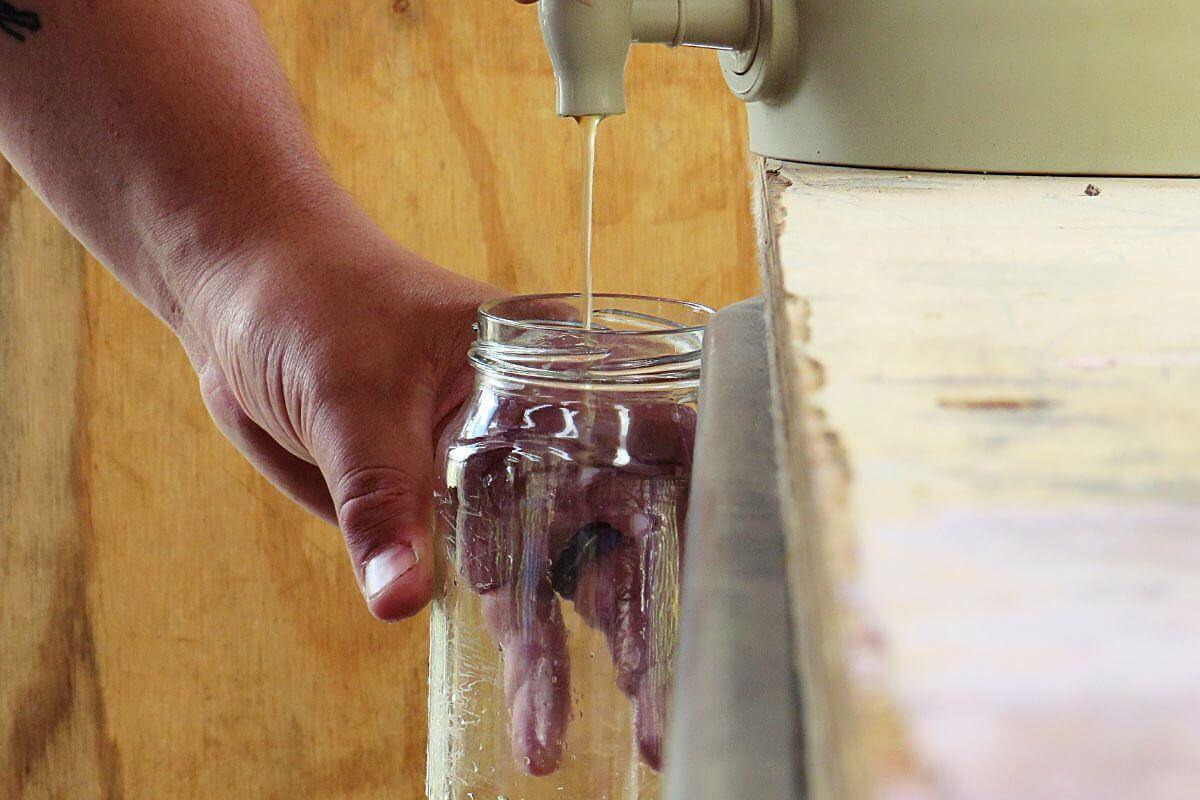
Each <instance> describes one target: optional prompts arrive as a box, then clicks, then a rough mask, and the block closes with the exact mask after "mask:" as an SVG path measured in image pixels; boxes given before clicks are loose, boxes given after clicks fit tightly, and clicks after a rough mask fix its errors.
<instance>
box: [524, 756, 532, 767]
mask: <svg viewBox="0 0 1200 800" xmlns="http://www.w3.org/2000/svg"><path fill="white" fill-rule="evenodd" d="M530 763H532V762H530V760H529V756H525V766H527V767H528V766H529V765H530Z"/></svg>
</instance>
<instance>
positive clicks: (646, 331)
mask: <svg viewBox="0 0 1200 800" xmlns="http://www.w3.org/2000/svg"><path fill="white" fill-rule="evenodd" d="M579 308H580V305H579V302H578V296H577V295H541V296H530V297H519V298H513V299H509V300H502V301H498V302H496V303H492V304H490V305H487V306H484V307H483V308H481V309H480V313H479V324H478V340H477V341H476V343H475V345H474V347H473V348H472V351H471V355H470V359H471V363H472V364H473V365H474V367H475V371H476V381H475V388H474V392H473V393H472V395H471V397H470V398H469V399H468V401H467V403H466V404H465V405H464V407H463V409H462V410H461V412H460V413H459V414H458V416H457V417H456V418H455V419H454V420H453V422H451V423H450V424H449V425H448V426H447V429H446V432H445V434H444V435H443V438H442V442H441V446H440V462H439V477H438V484H437V498H436V499H437V502H436V523H437V531H436V537H437V549H438V558H439V566H438V576H439V577H438V580H439V591H438V594H437V598H436V600H435V602H434V606H433V616H432V628H431V646H430V678H429V682H430V695H429V697H430V699H429V767H428V776H427V789H428V794H429V797H430V798H431V800H654V799H655V798H657V797H658V785H659V778H658V770H659V769H660V768H661V765H662V758H663V746H664V742H663V737H664V735H665V731H666V722H667V704H668V701H669V692H670V687H671V674H672V666H673V659H674V654H675V645H676V641H677V638H678V616H679V615H678V609H679V583H680V582H679V568H680V560H681V559H680V555H681V549H682V547H683V535H684V517H685V514H686V509H687V498H688V480H689V476H690V473H691V465H692V447H693V443H694V439H695V426H696V391H697V384H698V381H699V374H700V346H701V341H702V337H703V330H704V325H705V324H706V323H707V321H708V319H709V317H710V315H711V314H712V310H711V309H708V308H706V307H704V306H699V305H695V304H692V303H684V302H679V301H670V300H660V299H653V298H642V297H632V296H624V295H597V296H596V310H595V316H594V319H593V327H592V328H591V329H587V330H585V329H584V327H583V326H582V325H581V324H580V322H579Z"/></svg>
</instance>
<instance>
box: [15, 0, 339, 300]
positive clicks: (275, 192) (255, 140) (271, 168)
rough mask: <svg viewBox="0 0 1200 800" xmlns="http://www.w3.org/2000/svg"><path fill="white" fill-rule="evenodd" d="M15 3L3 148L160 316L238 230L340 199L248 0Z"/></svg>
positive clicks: (198, 280)
mask: <svg viewBox="0 0 1200 800" xmlns="http://www.w3.org/2000/svg"><path fill="white" fill-rule="evenodd" d="M17 6H18V7H19V9H20V10H21V11H28V12H33V13H36V14H37V16H38V17H39V18H40V22H41V26H40V29H38V30H36V31H31V30H29V29H28V28H22V29H19V30H18V33H21V34H22V35H24V36H25V41H24V42H21V41H19V40H18V39H17V38H16V37H14V36H11V35H0V149H2V150H3V153H4V155H5V157H6V158H7V159H8V160H9V161H10V163H12V165H13V166H14V167H15V168H16V169H17V170H18V171H19V172H20V173H21V175H22V176H23V177H24V178H25V179H26V180H27V181H28V182H29V183H30V184H31V185H32V186H33V187H34V189H35V190H36V191H37V192H38V193H39V194H40V195H41V196H42V197H43V198H44V199H45V200H46V202H47V203H48V204H49V205H50V207H51V208H52V209H53V210H54V211H55V213H57V214H58V215H59V217H60V218H61V219H62V220H63V221H64V223H66V225H67V226H68V227H69V228H70V229H71V230H72V232H73V233H74V234H75V235H76V236H78V237H79V239H80V240H81V241H82V242H83V243H84V244H85V245H87V247H88V248H89V249H90V250H91V251H92V252H93V253H95V254H96V255H97V257H99V258H100V259H101V260H102V261H103V262H104V263H105V264H106V265H107V266H108V267H109V268H110V269H112V270H113V271H114V272H115V273H116V274H117V276H118V277H119V278H120V279H121V280H122V281H123V282H124V283H125V284H126V285H127V286H129V288H130V289H132V290H133V291H134V292H135V293H136V294H137V295H138V296H139V297H140V298H141V299H142V300H143V301H144V302H146V303H147V304H148V305H149V306H150V307H151V308H153V309H154V310H155V311H156V312H157V313H158V314H159V315H160V316H162V317H163V318H164V319H167V320H168V321H171V322H173V323H174V322H175V320H174V319H173V317H175V316H176V314H177V309H178V307H179V304H180V302H181V299H182V298H183V297H184V296H186V295H187V294H188V293H190V292H192V291H195V289H196V287H197V286H198V285H201V284H203V283H204V282H205V281H206V280H207V279H208V278H209V277H210V272H211V271H213V270H215V269H216V267H217V265H219V264H220V263H221V262H222V260H223V259H224V258H226V256H227V255H228V254H229V253H230V252H232V251H235V250H237V249H238V248H240V247H243V246H245V245H246V242H247V239H249V238H253V237H255V236H257V235H259V234H260V232H262V231H266V230H271V229H277V228H281V227H287V225H288V221H289V220H291V221H294V224H295V225H297V226H299V225H303V224H306V223H304V222H303V220H304V218H305V217H306V216H308V215H310V214H312V213H318V209H322V208H324V207H326V206H328V205H330V204H332V205H334V206H338V205H339V204H341V205H345V203H344V201H343V200H342V199H341V198H340V195H339V194H338V192H337V190H336V188H335V187H334V186H333V185H332V182H331V180H330V179H329V177H328V176H327V174H326V172H325V170H324V168H323V166H322V165H321V162H320V159H319V157H318V156H317V154H316V153H315V151H314V149H313V147H312V145H311V143H310V142H309V139H308V136H307V134H306V133H305V131H304V127H303V124H302V121H301V117H300V114H299V111H298V109H297V108H296V106H295V104H294V101H293V100H292V97H291V94H290V91H289V89H288V86H287V83H286V80H285V79H284V77H283V75H282V74H281V71H280V69H279V67H278V65H277V62H276V60H275V57H274V54H273V53H272V51H271V48H270V46H269V44H268V43H267V41H266V40H265V38H264V36H263V33H262V30H261V28H260V26H259V23H258V20H257V18H256V16H255V14H254V11H253V9H252V8H251V7H250V5H249V3H248V2H245V0H209V2H204V3H197V2H195V1H194V0H104V2H98V1H92V2H86V1H85V0H18V2H17ZM26 19H28V17H26Z"/></svg>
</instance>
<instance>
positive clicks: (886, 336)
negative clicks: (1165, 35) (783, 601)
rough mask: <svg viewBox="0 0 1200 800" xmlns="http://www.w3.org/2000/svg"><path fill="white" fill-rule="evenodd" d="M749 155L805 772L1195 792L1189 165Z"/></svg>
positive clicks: (867, 787)
mask: <svg viewBox="0 0 1200 800" xmlns="http://www.w3.org/2000/svg"><path fill="white" fill-rule="evenodd" d="M766 167H767V168H768V170H769V171H768V172H767V173H766V175H765V179H764V181H763V183H762V185H761V187H760V188H761V189H762V196H761V198H760V199H761V201H762V207H763V208H764V209H765V210H766V212H767V213H766V218H765V222H766V223H767V224H766V225H765V226H764V230H765V231H768V232H769V233H768V234H767V235H766V238H765V243H766V244H767V246H768V247H767V249H766V253H767V258H766V267H767V279H768V280H769V281H770V282H771V284H772V287H771V291H770V295H771V297H772V299H773V301H774V308H773V311H772V320H773V324H774V326H775V342H776V345H777V348H778V349H777V355H778V359H777V366H778V375H779V377H780V378H781V388H782V390H783V391H782V395H783V401H784V403H785V408H786V409H787V411H786V417H785V419H786V426H785V427H786V430H787V435H788V437H789V442H788V443H789V446H790V447H791V459H790V464H789V467H790V469H789V475H788V479H789V481H790V482H791V489H792V490H793V492H794V496H795V498H796V503H795V504H794V507H793V509H792V512H793V516H792V525H793V537H792V556H793V558H792V562H793V567H794V568H793V590H794V594H795V597H796V603H797V610H798V613H799V614H800V615H801V617H802V621H801V623H800V638H801V642H800V645H799V648H800V649H799V653H798V657H799V660H800V663H801V667H802V671H803V678H804V684H805V705H806V710H807V712H808V713H809V719H808V728H809V733H810V737H809V741H810V748H811V750H810V754H809V756H810V769H811V771H812V779H813V786H814V800H825V799H826V798H836V800H864V799H865V798H871V799H872V800H874V798H888V800H899V799H900V798H903V800H924V799H925V798H931V799H932V798H937V800H992V799H995V800H1000V798H1004V799H1005V800H1007V799H1008V798H1023V800H1041V799H1043V798H1045V800H1051V799H1053V800H1075V799H1078V800H1110V799H1111V800H1118V799H1124V798H1132V797H1136V798H1139V800H1184V799H1185V798H1194V797H1196V796H1197V795H1198V794H1200V724H1198V722H1197V721H1198V720H1200V681H1198V680H1197V676H1200V581H1198V580H1197V575H1200V436H1198V435H1197V431H1198V430H1200V403H1197V397H1200V329H1198V328H1197V302H1198V301H1200V269H1197V267H1200V184H1198V183H1196V182H1194V181H1171V180H1111V179H1104V180H1099V179H1097V180H1093V181H1091V182H1092V183H1094V184H1095V185H1096V187H1098V188H1099V189H1100V194H1098V195H1094V196H1091V195H1089V194H1087V193H1086V192H1085V190H1086V188H1087V185H1088V183H1089V181H1088V180H1084V179H1079V178H1034V177H1024V178H1014V177H978V176H966V175H940V174H919V173H913V174H904V173H889V172H878V171H860V170H838V169H832V168H802V167H788V168H783V169H779V165H772V164H767V165H766ZM775 232H778V233H779V235H778V239H777V240H776V239H774V237H773V234H774V233H775Z"/></svg>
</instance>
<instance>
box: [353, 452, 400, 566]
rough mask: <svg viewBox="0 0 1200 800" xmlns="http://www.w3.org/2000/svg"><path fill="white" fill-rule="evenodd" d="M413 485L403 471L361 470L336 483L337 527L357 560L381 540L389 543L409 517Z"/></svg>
mask: <svg viewBox="0 0 1200 800" xmlns="http://www.w3.org/2000/svg"><path fill="white" fill-rule="evenodd" d="M415 486H416V481H414V479H413V476H412V475H410V474H409V473H407V472H406V471H405V470H403V469H398V468H395V467H364V468H358V469H354V470H351V471H350V472H348V473H346V475H345V476H343V478H342V479H341V481H339V483H338V487H337V488H338V492H337V497H338V498H339V505H338V524H339V525H340V526H341V528H342V532H343V533H344V534H345V537H346V544H347V545H348V546H349V548H350V552H351V554H352V555H354V556H355V557H356V558H358V557H361V556H365V555H368V554H369V553H370V551H371V550H372V549H374V548H375V546H376V545H377V544H378V543H379V542H380V540H381V539H382V540H387V541H390V540H391V538H392V537H394V536H395V534H396V529H397V527H398V525H399V523H401V522H403V521H406V520H405V517H406V516H407V515H409V514H411V513H412V509H413V505H414V502H413V501H414V499H415V491H414V487H415Z"/></svg>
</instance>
